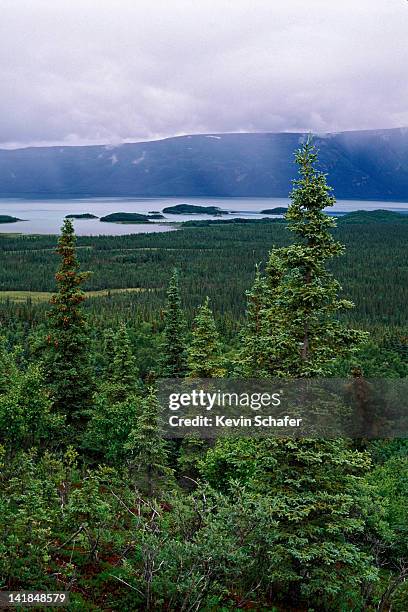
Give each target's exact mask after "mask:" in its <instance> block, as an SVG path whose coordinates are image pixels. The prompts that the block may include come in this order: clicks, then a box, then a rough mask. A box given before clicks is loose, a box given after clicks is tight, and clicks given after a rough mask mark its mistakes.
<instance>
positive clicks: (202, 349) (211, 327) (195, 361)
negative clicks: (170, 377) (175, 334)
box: [188, 297, 226, 378]
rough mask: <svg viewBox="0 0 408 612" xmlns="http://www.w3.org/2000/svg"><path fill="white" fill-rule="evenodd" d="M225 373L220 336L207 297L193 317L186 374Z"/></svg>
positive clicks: (218, 374) (214, 376)
mask: <svg viewBox="0 0 408 612" xmlns="http://www.w3.org/2000/svg"><path fill="white" fill-rule="evenodd" d="M225 373H226V370H225V367H224V359H223V357H222V347H221V342H220V336H219V333H218V330H217V326H216V324H215V321H214V316H213V313H212V311H211V308H210V304H209V298H208V297H207V298H206V300H205V302H204V304H202V305H201V306H199V308H198V312H197V315H196V317H195V319H194V325H193V333H192V339H191V343H190V346H189V348H188V374H189V376H190V377H191V378H222V377H223V376H225Z"/></svg>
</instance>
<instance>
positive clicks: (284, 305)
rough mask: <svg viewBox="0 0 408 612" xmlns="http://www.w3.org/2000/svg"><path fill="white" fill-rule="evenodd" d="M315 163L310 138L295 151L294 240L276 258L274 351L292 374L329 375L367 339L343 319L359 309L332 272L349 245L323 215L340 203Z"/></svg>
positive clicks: (289, 214)
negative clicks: (342, 293)
mask: <svg viewBox="0 0 408 612" xmlns="http://www.w3.org/2000/svg"><path fill="white" fill-rule="evenodd" d="M316 162H317V151H316V149H315V147H314V145H313V143H312V141H311V140H310V139H308V140H307V142H306V143H305V145H304V146H303V147H302V148H301V149H300V150H299V151H297V153H296V163H297V165H298V167H299V173H300V177H299V179H297V180H295V181H294V189H293V191H292V194H291V199H292V203H291V205H290V206H289V208H288V212H287V214H286V218H287V220H288V221H289V224H288V229H289V230H290V231H291V232H293V233H294V235H295V242H294V243H293V244H292V245H290V246H288V247H286V248H282V249H279V250H278V251H277V252H276V253H274V252H272V254H271V256H272V257H278V258H280V259H281V262H282V266H283V268H284V270H285V274H284V276H283V277H282V280H281V282H280V283H279V286H278V289H277V291H276V300H275V302H274V303H273V304H272V311H273V313H274V316H275V317H276V312H277V311H278V312H279V313H280V318H281V329H280V330H279V335H278V337H275V338H273V339H272V341H273V342H274V346H273V348H272V351H271V353H272V354H273V355H275V356H278V357H280V358H281V361H282V362H283V364H284V366H285V367H284V371H285V372H287V374H290V375H292V376H300V377H309V376H319V375H325V374H327V373H328V372H329V371H330V366H331V364H332V363H333V361H334V360H335V359H337V358H338V357H341V356H347V355H350V354H351V353H352V352H354V351H355V350H357V349H358V347H359V346H360V345H361V342H362V341H363V340H364V339H365V338H366V334H365V333H363V332H361V331H357V330H353V329H349V328H348V327H347V326H346V325H345V324H344V323H342V322H341V321H340V320H339V318H338V315H339V313H341V311H343V310H345V309H350V308H353V306H354V305H353V303H352V302H350V301H349V300H346V299H341V298H339V292H340V291H341V286H340V284H339V282H338V281H337V280H335V279H334V278H333V276H332V274H331V273H330V272H329V271H328V268H327V266H328V264H329V263H330V261H331V259H333V258H334V257H337V256H339V255H341V254H342V253H343V252H344V246H343V245H342V244H340V243H339V242H338V241H336V240H335V238H334V237H333V235H332V232H331V230H332V229H333V228H334V227H335V226H336V222H335V220H334V219H333V218H332V217H330V216H328V215H327V214H326V213H325V212H324V209H325V208H328V207H331V206H333V204H334V203H335V199H334V197H333V196H332V195H331V187H329V186H328V185H327V182H326V176H325V174H323V173H322V172H321V171H320V170H318V169H317V167H316ZM272 267H273V266H272ZM267 316H268V313H267ZM277 346H278V347H282V349H280V354H279V352H278V353H277V349H276V347H277ZM278 351H279V349H278Z"/></svg>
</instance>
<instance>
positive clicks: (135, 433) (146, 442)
mask: <svg viewBox="0 0 408 612" xmlns="http://www.w3.org/2000/svg"><path fill="white" fill-rule="evenodd" d="M125 449H126V451H127V452H128V461H129V464H130V466H131V471H132V474H133V475H134V477H135V479H136V482H137V483H138V485H139V487H141V488H142V490H144V491H146V493H147V494H148V495H149V497H151V496H152V495H153V493H158V492H159V489H160V487H164V486H165V483H166V482H168V481H169V480H170V479H171V477H172V473H173V470H172V469H171V468H170V467H169V466H168V448H167V444H166V442H165V441H164V440H163V437H162V432H161V419H160V405H159V403H158V401H157V399H156V396H155V393H154V390H153V389H150V391H149V394H148V395H147V397H146V398H145V399H144V400H143V401H142V405H141V410H140V413H139V415H138V416H137V418H136V422H135V425H134V427H133V429H132V430H131V432H130V434H129V438H128V440H127V442H126V444H125Z"/></svg>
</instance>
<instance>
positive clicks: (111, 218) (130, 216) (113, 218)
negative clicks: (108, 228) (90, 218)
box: [100, 212, 150, 223]
mask: <svg viewBox="0 0 408 612" xmlns="http://www.w3.org/2000/svg"><path fill="white" fill-rule="evenodd" d="M149 218H150V215H142V214H140V213H129V212H117V213H111V214H110V215H106V216H105V217H101V218H100V221H102V223H150V221H149Z"/></svg>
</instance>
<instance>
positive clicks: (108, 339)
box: [103, 328, 115, 380]
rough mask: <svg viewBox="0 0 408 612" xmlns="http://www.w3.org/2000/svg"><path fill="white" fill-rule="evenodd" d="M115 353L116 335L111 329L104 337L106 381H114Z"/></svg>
mask: <svg viewBox="0 0 408 612" xmlns="http://www.w3.org/2000/svg"><path fill="white" fill-rule="evenodd" d="M114 351H115V334H114V332H113V330H112V329H110V328H109V329H107V330H106V331H105V333H104V335H103V372H104V377H105V379H106V380H111V379H112V375H113V356H114Z"/></svg>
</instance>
